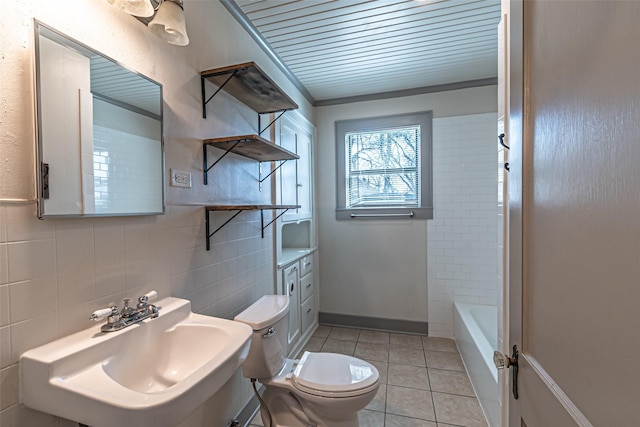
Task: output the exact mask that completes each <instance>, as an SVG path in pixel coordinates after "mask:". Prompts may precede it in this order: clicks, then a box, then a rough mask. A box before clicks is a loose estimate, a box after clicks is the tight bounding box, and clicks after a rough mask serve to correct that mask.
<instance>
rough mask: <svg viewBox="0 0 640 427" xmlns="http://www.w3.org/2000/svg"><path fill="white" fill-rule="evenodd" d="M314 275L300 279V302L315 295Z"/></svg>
mask: <svg viewBox="0 0 640 427" xmlns="http://www.w3.org/2000/svg"><path fill="white" fill-rule="evenodd" d="M313 291H314V286H313V274H307V275H306V276H304V277H303V278H302V279H300V301H304V300H306V299H307V298H309V297H310V296H311V295H313Z"/></svg>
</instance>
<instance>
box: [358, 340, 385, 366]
mask: <svg viewBox="0 0 640 427" xmlns="http://www.w3.org/2000/svg"><path fill="white" fill-rule="evenodd" d="M354 355H355V357H359V358H360V359H366V360H380V361H382V362H387V361H388V360H389V345H388V344H368V343H365V342H358V343H357V344H356V351H355V353H354Z"/></svg>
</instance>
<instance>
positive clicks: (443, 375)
mask: <svg viewBox="0 0 640 427" xmlns="http://www.w3.org/2000/svg"><path fill="white" fill-rule="evenodd" d="M429 381H430V383H431V390H432V391H438V392H442V393H450V394H460V395H463V396H471V397H475V393H474V391H473V387H472V386H471V382H470V381H469V377H468V376H467V373H466V372H457V371H445V370H442V369H431V368H429Z"/></svg>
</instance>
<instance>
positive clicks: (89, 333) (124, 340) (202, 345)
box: [20, 298, 252, 427]
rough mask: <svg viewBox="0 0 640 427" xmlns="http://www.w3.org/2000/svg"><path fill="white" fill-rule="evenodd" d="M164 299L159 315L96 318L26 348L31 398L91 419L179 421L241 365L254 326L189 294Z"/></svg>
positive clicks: (27, 397)
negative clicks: (122, 321) (198, 309)
mask: <svg viewBox="0 0 640 427" xmlns="http://www.w3.org/2000/svg"><path fill="white" fill-rule="evenodd" d="M156 305H157V306H158V307H159V308H160V315H159V317H157V318H155V319H148V320H144V321H143V322H141V323H138V324H135V325H132V326H129V327H127V328H125V329H123V330H121V331H117V332H106V333H105V332H101V331H100V325H96V326H95V327H92V328H90V329H86V330H84V331H81V332H78V333H76V334H73V335H69V336H67V337H64V338H61V339H59V340H57V341H53V342H51V343H49V344H46V345H43V346H41V347H38V348H35V349H32V350H29V351H27V352H26V353H24V354H23V355H22V356H21V357H20V365H21V393H22V400H23V402H24V404H25V405H26V406H28V407H30V408H33V409H36V410H39V411H42V412H47V413H50V414H53V415H57V416H60V417H63V418H67V419H70V420H73V421H76V422H79V423H83V424H87V425H89V426H91V427H113V426H118V425H130V426H136V427H145V426H154V427H161V426H167V427H169V426H175V425H176V424H178V423H179V422H180V421H182V420H183V419H184V418H186V417H187V416H188V415H189V414H190V413H191V412H193V411H194V410H195V409H196V408H197V407H198V406H200V405H202V404H203V403H204V402H205V401H206V400H207V399H209V398H210V397H211V396H213V395H214V394H215V392H216V391H218V389H220V387H221V386H222V385H223V384H224V383H225V382H227V380H229V378H231V376H232V375H233V374H234V373H235V371H236V370H237V369H238V367H239V366H240V365H241V364H242V362H243V361H244V359H245V358H246V355H247V353H248V351H249V338H250V336H251V333H252V330H251V328H250V327H249V326H247V325H245V324H242V323H239V322H234V321H232V320H226V319H220V318H216V317H209V316H203V315H199V314H194V313H192V312H191V303H190V302H189V301H187V300H183V299H178V298H165V299H163V300H160V301H158V303H157V304H156Z"/></svg>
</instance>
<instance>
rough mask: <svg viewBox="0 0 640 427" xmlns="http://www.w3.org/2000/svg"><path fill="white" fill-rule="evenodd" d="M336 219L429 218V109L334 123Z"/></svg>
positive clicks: (430, 216)
mask: <svg viewBox="0 0 640 427" xmlns="http://www.w3.org/2000/svg"><path fill="white" fill-rule="evenodd" d="M336 153H337V180H336V182H337V208H336V218H337V219H352V218H376V217H378V218H407V217H412V218H422V219H430V218H432V217H433V207H432V196H431V112H430V111H428V112H422V113H412V114H402V115H397V116H386V117H373V118H367V119H357V120H344V121H338V122H336Z"/></svg>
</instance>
